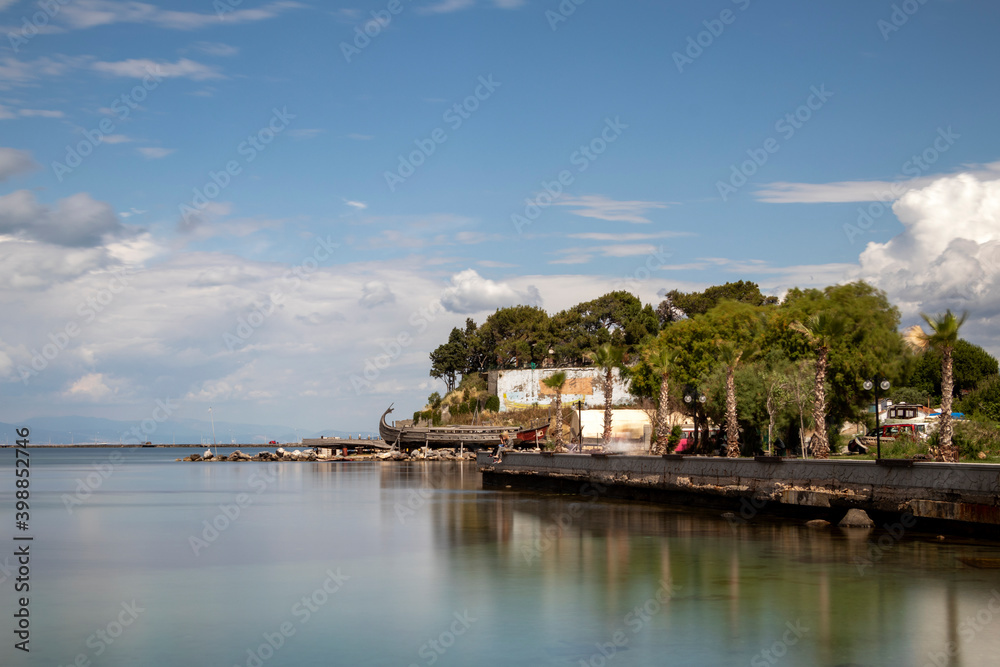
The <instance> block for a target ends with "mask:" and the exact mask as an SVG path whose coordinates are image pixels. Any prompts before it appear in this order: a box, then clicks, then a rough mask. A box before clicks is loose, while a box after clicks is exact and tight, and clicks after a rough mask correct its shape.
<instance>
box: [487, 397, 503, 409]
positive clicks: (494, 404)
mask: <svg viewBox="0 0 1000 667" xmlns="http://www.w3.org/2000/svg"><path fill="white" fill-rule="evenodd" d="M486 409H487V410H489V411H490V412H500V397H499V396H490V397H489V398H487V399H486Z"/></svg>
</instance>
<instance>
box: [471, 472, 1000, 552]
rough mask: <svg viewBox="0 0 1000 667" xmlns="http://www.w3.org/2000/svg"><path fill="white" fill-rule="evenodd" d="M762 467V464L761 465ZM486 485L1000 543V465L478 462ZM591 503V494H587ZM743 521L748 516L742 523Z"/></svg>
mask: <svg viewBox="0 0 1000 667" xmlns="http://www.w3.org/2000/svg"><path fill="white" fill-rule="evenodd" d="M762 458H763V457H762ZM477 463H478V465H479V469H480V471H481V472H482V473H483V483H484V484H486V485H488V486H511V487H515V486H516V487H521V488H534V489H547V490H556V491H563V492H571V493H581V490H580V489H581V486H582V485H589V486H591V487H593V488H604V489H605V490H604V491H603V492H602V495H607V496H609V497H617V498H631V499H637V500H651V501H655V502H670V503H684V504H695V505H707V506H714V507H725V508H729V509H730V510H731V511H733V512H738V513H739V514H740V515H741V516H743V518H751V517H752V516H753V515H756V514H757V513H758V512H760V511H777V512H784V513H792V514H797V515H802V516H811V517H816V518H824V519H828V520H833V521H837V520H839V519H840V518H841V517H842V516H843V515H844V514H845V513H846V511H847V510H848V509H851V508H859V509H863V510H865V511H867V512H869V513H870V514H872V515H873V516H887V515H896V516H899V515H904V514H912V515H913V516H914V517H916V518H917V519H918V520H923V523H924V524H925V525H927V526H928V527H933V528H940V527H944V528H948V527H949V524H950V527H952V528H956V529H971V530H973V531H974V532H977V533H978V532H989V533H991V534H1000V530H998V529H1000V465H990V464H975V463H933V462H909V461H906V462H902V463H899V462H893V461H890V462H883V463H882V464H877V463H876V462H875V461H838V460H825V461H817V460H801V459H777V460H775V459H771V460H755V459H749V458H739V459H728V458H721V457H694V456H692V457H683V458H667V457H661V456H617V455H611V456H602V455H590V454H554V455H550V454H539V453H528V452H510V453H505V454H504V455H503V461H502V462H500V463H494V462H493V458H492V457H491V456H490V455H489V454H487V453H485V452H480V453H479V455H478V457H477ZM591 493H593V491H591ZM748 515H749V516H748Z"/></svg>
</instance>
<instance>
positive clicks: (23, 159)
mask: <svg viewBox="0 0 1000 667" xmlns="http://www.w3.org/2000/svg"><path fill="white" fill-rule="evenodd" d="M37 168H38V164H37V163H36V162H35V161H34V160H33V159H32V158H31V153H29V152H28V151H19V150H17V149H16V148H0V183H2V182H3V181H6V180H7V179H8V178H10V177H11V176H16V175H18V174H24V173H27V172H29V171H33V170H35V169H37Z"/></svg>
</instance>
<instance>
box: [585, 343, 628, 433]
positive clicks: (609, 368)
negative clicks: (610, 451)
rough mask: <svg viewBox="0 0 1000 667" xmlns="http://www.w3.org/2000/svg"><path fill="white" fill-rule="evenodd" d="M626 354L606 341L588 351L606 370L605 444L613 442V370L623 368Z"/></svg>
mask: <svg viewBox="0 0 1000 667" xmlns="http://www.w3.org/2000/svg"><path fill="white" fill-rule="evenodd" d="M624 356H625V351H624V350H623V349H622V348H620V347H617V346H615V345H612V344H611V343H605V344H604V345H601V346H600V347H598V348H597V349H596V350H593V351H591V352H588V353H587V358H588V359H590V360H591V361H592V362H594V364H596V365H597V366H598V367H600V368H601V370H603V371H604V436H603V437H602V438H601V443H602V444H603V445H605V446H607V444H608V443H610V442H611V392H612V390H613V384H612V382H613V377H612V372H613V371H614V370H615V369H616V368H621V366H622V364H623V363H624V362H623V359H624Z"/></svg>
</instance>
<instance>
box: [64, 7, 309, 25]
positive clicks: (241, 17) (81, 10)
mask: <svg viewBox="0 0 1000 667" xmlns="http://www.w3.org/2000/svg"><path fill="white" fill-rule="evenodd" d="M239 4H240V3H232V4H231V5H226V6H232V7H236V6H238V5H239ZM302 6H303V5H301V4H299V3H297V2H272V3H269V4H266V5H264V6H262V7H259V8H257V9H234V10H233V11H230V12H225V13H223V14H221V15H220V14H218V13H216V12H212V13H210V14H202V13H198V12H181V11H174V10H167V9H161V8H159V7H156V6H154V5H150V4H147V3H144V2H116V1H114V0H75V1H74V2H71V3H68V4H66V5H65V6H63V8H62V12H60V15H59V20H61V21H62V22H63V24H64V25H67V26H68V27H71V28H76V29H85V28H93V27H96V26H100V25H110V24H113V23H148V24H151V25H155V26H158V27H161V28H171V29H174V30H194V29H197V28H204V27H207V26H218V25H227V24H230V25H232V24H234V23H248V22H251V21H262V20H264V19H269V18H274V17H275V16H278V15H279V14H281V13H282V12H284V11H286V10H288V9H293V8H297V7H302Z"/></svg>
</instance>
